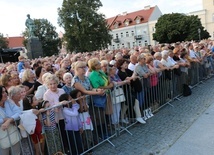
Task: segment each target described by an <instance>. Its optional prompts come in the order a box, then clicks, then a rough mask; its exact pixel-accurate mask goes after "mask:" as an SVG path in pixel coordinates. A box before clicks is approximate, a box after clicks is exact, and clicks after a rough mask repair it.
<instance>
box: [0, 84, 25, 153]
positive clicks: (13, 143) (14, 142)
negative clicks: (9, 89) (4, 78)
mask: <svg viewBox="0 0 214 155" xmlns="http://www.w3.org/2000/svg"><path fill="white" fill-rule="evenodd" d="M20 114H21V110H20V109H19V108H18V107H17V106H16V105H15V104H14V103H12V102H11V101H10V100H9V99H8V97H7V93H6V89H5V88H4V87H3V86H0V154H2V155H9V154H13V155H19V154H20V153H21V151H20V145H19V141H20V140H21V139H20V136H19V132H18V129H17V128H16V127H15V126H14V121H15V120H17V119H18V118H19V115H20ZM7 131H8V132H9V131H10V138H9V137H8V132H7Z"/></svg>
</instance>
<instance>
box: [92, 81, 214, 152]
mask: <svg viewBox="0 0 214 155" xmlns="http://www.w3.org/2000/svg"><path fill="white" fill-rule="evenodd" d="M213 84H214V79H213V78H211V79H209V80H207V81H205V82H204V84H201V85H199V86H197V87H195V88H194V89H193V90H192V95H191V96H188V97H182V98H181V101H178V100H175V101H173V102H171V104H172V105H173V107H172V106H170V105H166V106H164V107H163V108H162V109H160V110H159V111H158V112H157V113H156V114H155V116H154V117H152V118H150V119H149V120H147V123H146V124H145V125H142V124H135V125H133V126H132V127H130V128H129V129H128V130H129V131H130V132H131V133H132V134H133V135H132V136H131V135H130V134H128V133H127V132H125V131H124V132H122V133H121V135H120V136H118V137H115V138H113V139H112V140H111V141H112V142H113V143H114V144H115V147H112V146H111V145H110V144H109V143H107V142H106V143H104V144H102V145H100V146H98V147H97V148H95V149H94V154H95V155H105V154H106V155H150V154H151V155H162V154H164V153H165V152H166V151H167V150H168V149H169V148H170V146H172V145H173V144H174V143H175V142H176V140H177V139H178V138H179V137H180V136H182V135H183V133H184V132H185V131H186V130H187V129H188V128H189V127H190V126H191V125H192V124H193V123H194V122H195V121H196V120H197V118H198V117H199V116H200V115H201V114H202V113H203V112H204V111H205V110H206V109H207V108H208V107H209V106H210V105H211V104H212V103H213V101H214V95H213V94H214V87H213ZM103 150H105V151H103ZM107 152H108V153H107Z"/></svg>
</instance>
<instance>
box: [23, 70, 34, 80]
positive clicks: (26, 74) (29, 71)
mask: <svg viewBox="0 0 214 155" xmlns="http://www.w3.org/2000/svg"><path fill="white" fill-rule="evenodd" d="M31 73H32V70H31V69H26V70H25V71H24V72H23V75H22V82H25V81H28V80H29V78H30V74H31Z"/></svg>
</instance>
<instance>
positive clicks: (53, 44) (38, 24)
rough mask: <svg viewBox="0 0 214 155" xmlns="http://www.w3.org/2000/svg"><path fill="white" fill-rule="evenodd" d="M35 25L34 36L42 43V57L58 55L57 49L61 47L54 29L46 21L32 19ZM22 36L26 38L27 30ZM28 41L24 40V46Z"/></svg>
mask: <svg viewBox="0 0 214 155" xmlns="http://www.w3.org/2000/svg"><path fill="white" fill-rule="evenodd" d="M34 23H35V36H36V37H38V38H39V40H40V41H41V43H42V49H43V53H44V56H51V55H54V54H58V51H59V49H58V48H59V47H61V40H60V38H59V37H58V34H57V32H56V27H54V26H53V25H52V24H51V23H50V22H49V21H48V20H47V19H34ZM23 35H24V36H25V37H26V38H28V36H29V35H28V31H27V29H26V30H25V31H24V32H23ZM27 41H28V39H25V40H24V45H25V46H26V45H27Z"/></svg>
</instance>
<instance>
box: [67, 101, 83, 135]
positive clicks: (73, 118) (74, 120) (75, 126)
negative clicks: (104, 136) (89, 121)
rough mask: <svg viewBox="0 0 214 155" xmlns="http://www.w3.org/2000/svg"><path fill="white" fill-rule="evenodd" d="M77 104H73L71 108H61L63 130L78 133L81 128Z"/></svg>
mask: <svg viewBox="0 0 214 155" xmlns="http://www.w3.org/2000/svg"><path fill="white" fill-rule="evenodd" d="M79 108H80V106H79V104H77V103H75V104H73V105H72V108H67V107H64V108H63V115H64V119H65V130H72V131H79V129H80V128H82V127H83V126H82V123H81V120H80V116H79V112H78V110H79Z"/></svg>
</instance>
